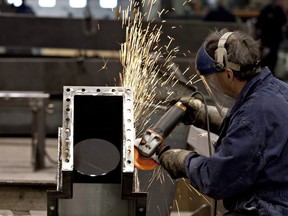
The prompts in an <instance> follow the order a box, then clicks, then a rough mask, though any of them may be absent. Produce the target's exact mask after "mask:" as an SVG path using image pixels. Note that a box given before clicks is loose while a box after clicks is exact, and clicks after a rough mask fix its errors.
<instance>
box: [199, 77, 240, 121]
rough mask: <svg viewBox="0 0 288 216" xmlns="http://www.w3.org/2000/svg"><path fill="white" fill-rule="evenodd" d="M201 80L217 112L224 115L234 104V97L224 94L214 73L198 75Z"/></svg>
mask: <svg viewBox="0 0 288 216" xmlns="http://www.w3.org/2000/svg"><path fill="white" fill-rule="evenodd" d="M200 78H201V80H202V82H203V83H204V85H205V88H206V90H207V91H208V94H209V95H210V96H211V98H212V99H213V100H214V102H215V106H216V108H217V110H218V112H219V114H220V115H221V116H222V117H224V116H225V115H226V114H227V113H228V112H229V111H230V110H231V109H232V107H233V106H234V104H235V99H234V98H232V97H230V96H228V95H226V94H224V93H223V91H222V88H221V86H220V84H219V82H218V79H217V76H216V73H213V74H209V75H206V76H203V75H200Z"/></svg>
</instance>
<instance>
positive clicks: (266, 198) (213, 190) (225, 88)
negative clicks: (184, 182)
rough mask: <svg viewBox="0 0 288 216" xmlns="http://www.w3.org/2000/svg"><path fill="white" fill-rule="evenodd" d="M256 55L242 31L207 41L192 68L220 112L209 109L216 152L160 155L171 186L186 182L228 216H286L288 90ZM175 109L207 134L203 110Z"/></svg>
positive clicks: (197, 103) (193, 103)
mask: <svg viewBox="0 0 288 216" xmlns="http://www.w3.org/2000/svg"><path fill="white" fill-rule="evenodd" d="M259 50H260V44H259V43H258V42H257V41H255V40H254V39H253V38H252V37H251V36H249V35H247V34H245V33H243V32H241V31H234V32H229V31H228V30H227V29H222V30H220V31H219V30H215V31H213V32H211V33H210V34H209V35H208V37H207V38H206V39H205V41H204V43H203V45H202V46H201V47H200V49H199V50H198V53H197V56H196V62H195V63H196V70H197V73H198V75H199V76H200V77H201V79H202V81H203V83H204V85H205V87H206V89H207V91H208V92H209V94H210V96H211V98H212V99H214V102H215V107H216V108H217V111H218V112H219V114H217V115H216V114H215V110H216V109H211V107H210V109H207V110H208V112H209V111H210V112H209V113H208V116H209V117H208V118H209V119H210V124H211V130H212V129H213V132H219V133H218V134H219V138H218V140H217V142H216V144H215V152H214V153H213V154H212V155H211V156H210V157H207V156H202V155H200V154H198V153H197V152H195V151H188V150H180V149H169V150H166V151H163V152H160V153H159V155H158V158H159V161H160V164H161V165H162V166H163V168H164V169H165V170H167V172H168V173H169V174H170V175H171V177H172V178H174V179H177V178H181V177H184V178H189V180H190V182H191V185H192V186H193V187H194V188H196V189H197V190H198V191H200V192H201V193H203V194H205V195H208V196H209V197H211V198H214V199H216V200H222V199H223V203H224V207H225V208H226V209H227V212H226V213H225V214H224V215H225V216H227V215H229V216H232V215H234V216H236V215H239V216H240V215H249V216H254V215H260V216H264V215H265V216H268V215H269V216H280V215H288V131H287V124H288V85H287V84H286V83H284V82H282V81H280V80H278V79H276V78H275V77H273V75H272V74H271V71H270V70H269V68H268V67H264V68H261V67H260V64H259V58H260V53H259ZM180 101H182V102H183V103H184V104H186V106H187V107H188V108H189V109H190V112H189V113H188V117H189V118H187V116H186V118H185V119H184V120H183V122H184V121H185V123H186V124H187V123H188V124H193V125H195V126H199V125H201V126H202V127H203V128H204V129H205V116H206V111H205V110H206V109H205V108H204V103H202V101H201V100H199V99H196V98H195V97H189V98H187V97H186V98H182V99H180ZM224 113H226V114H224ZM223 114H224V115H223ZM221 116H223V117H224V119H223V118H221ZM189 119H191V120H193V121H190V122H189ZM222 119H223V121H222ZM163 145H165V143H164V142H163V143H162V144H161V145H160V146H163Z"/></svg>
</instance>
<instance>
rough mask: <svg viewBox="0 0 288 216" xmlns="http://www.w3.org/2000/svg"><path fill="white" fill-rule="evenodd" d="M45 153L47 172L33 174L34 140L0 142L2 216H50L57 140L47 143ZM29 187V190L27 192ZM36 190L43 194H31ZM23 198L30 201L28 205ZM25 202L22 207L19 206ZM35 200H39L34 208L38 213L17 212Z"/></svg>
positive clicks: (54, 179)
mask: <svg viewBox="0 0 288 216" xmlns="http://www.w3.org/2000/svg"><path fill="white" fill-rule="evenodd" d="M45 149H46V155H45V168H43V169H40V170H37V171H33V166H32V145H31V138H0V216H8V215H9V216H12V215H37V216H42V215H43V216H44V215H47V213H46V211H45V208H46V205H47V204H46V202H47V201H46V193H45V192H46V188H47V187H46V186H47V185H49V186H50V187H51V185H52V187H53V185H54V184H55V185H56V170H57V165H56V163H55V162H56V159H57V139H47V140H46V148H45ZM27 185H28V187H29V189H28V190H27V189H23V188H25V187H27ZM29 185H30V186H29ZM35 186H37V190H38V191H39V193H38V192H37V193H35V192H34V191H33V190H31V188H33V187H35ZM41 187H43V190H41ZM39 188H40V190H39ZM55 188H56V187H55ZM22 189H23V191H22ZM31 191H33V192H31ZM40 191H42V193H40ZM31 194H32V197H31ZM22 196H23V197H26V198H27V201H26V200H24V198H22ZM33 196H34V197H33ZM1 197H2V198H1ZM37 197H38V198H37ZM21 198H22V199H23V203H22V204H21V203H20V202H19V200H21ZM35 199H38V200H37V201H36V202H35V203H36V205H35V203H34V204H32V205H33V206H35V208H36V209H37V210H31V211H22V210H19V209H17V208H22V206H21V205H25V203H26V202H33V200H35ZM31 200H32V201H31ZM11 206H12V207H14V206H15V209H10V208H12V207H11ZM19 206H20V207H19ZM5 207H6V208H5ZM7 208H8V209H7Z"/></svg>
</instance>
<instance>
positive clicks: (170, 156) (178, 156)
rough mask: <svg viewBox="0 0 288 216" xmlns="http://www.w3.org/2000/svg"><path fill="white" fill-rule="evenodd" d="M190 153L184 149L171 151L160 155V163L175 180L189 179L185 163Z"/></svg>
mask: <svg viewBox="0 0 288 216" xmlns="http://www.w3.org/2000/svg"><path fill="white" fill-rule="evenodd" d="M190 153H192V152H191V151H187V150H182V149H169V150H166V151H164V152H162V154H160V156H159V162H160V164H161V166H162V167H163V168H164V169H165V170H166V171H167V172H168V173H169V174H170V176H171V177H172V178H173V179H177V178H182V177H184V178H187V175H186V171H185V165H184V161H185V158H186V157H187V155H189V154H190Z"/></svg>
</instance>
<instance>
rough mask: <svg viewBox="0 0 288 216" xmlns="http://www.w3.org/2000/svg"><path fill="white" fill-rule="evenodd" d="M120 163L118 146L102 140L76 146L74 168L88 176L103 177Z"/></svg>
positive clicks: (92, 140) (89, 140)
mask: <svg viewBox="0 0 288 216" xmlns="http://www.w3.org/2000/svg"><path fill="white" fill-rule="evenodd" d="M119 162H120V153H119V151H118V149H117V147H116V146H114V145H113V144H112V143H110V142H108V141H106V140H102V139H86V140H83V141H81V142H79V143H77V144H76V145H75V146H74V168H75V170H76V171H77V172H79V173H80V174H82V175H87V176H91V177H94V176H101V175H106V174H107V173H109V172H111V171H112V170H114V169H115V168H116V167H117V165H118V164H119Z"/></svg>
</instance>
